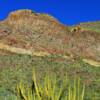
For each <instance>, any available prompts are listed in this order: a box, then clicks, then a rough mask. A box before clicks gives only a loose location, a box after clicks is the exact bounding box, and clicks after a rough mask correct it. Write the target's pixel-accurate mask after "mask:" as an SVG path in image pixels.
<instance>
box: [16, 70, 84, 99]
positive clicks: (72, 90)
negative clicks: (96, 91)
mask: <svg viewBox="0 0 100 100" xmlns="http://www.w3.org/2000/svg"><path fill="white" fill-rule="evenodd" d="M32 80H33V82H32V85H31V86H25V85H24V84H23V83H22V82H20V83H19V84H18V85H17V95H18V97H19V98H20V99H23V100H62V99H63V100H84V96H85V95H84V93H85V85H83V84H81V81H80V78H78V79H77V78H76V79H75V80H74V82H73V84H71V82H70V80H69V79H68V77H65V78H64V79H63V81H60V82H58V81H57V79H56V77H50V76H49V75H46V76H45V77H44V79H43V82H42V83H41V82H37V79H36V76H35V72H33V77H32Z"/></svg>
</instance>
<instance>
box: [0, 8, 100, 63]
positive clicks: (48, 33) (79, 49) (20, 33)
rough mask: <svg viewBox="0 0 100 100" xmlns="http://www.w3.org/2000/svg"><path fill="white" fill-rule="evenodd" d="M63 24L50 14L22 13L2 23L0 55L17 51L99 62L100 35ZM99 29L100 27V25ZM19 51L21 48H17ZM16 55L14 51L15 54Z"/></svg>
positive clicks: (19, 12)
mask: <svg viewBox="0 0 100 100" xmlns="http://www.w3.org/2000/svg"><path fill="white" fill-rule="evenodd" d="M83 26H84V25H82V24H81V25H78V26H75V27H73V28H70V26H65V25H63V24H61V23H60V22H59V21H58V20H56V19H55V18H53V17H52V16H49V15H47V14H40V13H34V12H32V11H31V10H19V11H15V12H12V13H10V14H9V16H8V17H7V19H5V20H3V21H1V22H0V44H1V45H4V46H3V48H2V46H1V45H0V46H1V47H0V54H7V53H8V52H13V51H14V50H10V49H7V48H6V47H5V45H6V46H9V47H12V48H14V49H17V48H20V49H21V50H22V49H24V50H31V51H32V52H36V51H38V52H39V51H41V52H46V53H48V54H60V55H66V56H70V57H72V58H76V57H82V58H84V59H90V60H93V61H97V62H100V32H97V31H94V30H88V29H86V28H84V27H83ZM99 27H100V26H99ZM17 50H19V49H17ZM14 53H15V51H14Z"/></svg>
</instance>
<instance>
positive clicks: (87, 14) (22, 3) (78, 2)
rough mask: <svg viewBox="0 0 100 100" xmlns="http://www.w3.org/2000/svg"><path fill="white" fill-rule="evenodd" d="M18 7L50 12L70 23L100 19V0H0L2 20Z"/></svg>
mask: <svg viewBox="0 0 100 100" xmlns="http://www.w3.org/2000/svg"><path fill="white" fill-rule="evenodd" d="M17 9H31V10H34V11H36V12H42V13H48V14H50V15H52V16H54V17H56V18H57V19H58V20H59V21H60V22H62V23H64V24H68V25H73V24H77V23H80V22H87V21H97V20H100V0H0V20H3V19H4V18H6V17H7V15H8V14H9V12H11V11H15V10H17Z"/></svg>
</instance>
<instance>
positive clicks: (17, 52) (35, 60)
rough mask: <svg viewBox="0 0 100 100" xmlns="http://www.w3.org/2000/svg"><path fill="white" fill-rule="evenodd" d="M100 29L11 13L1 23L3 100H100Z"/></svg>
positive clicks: (0, 90)
mask: <svg viewBox="0 0 100 100" xmlns="http://www.w3.org/2000/svg"><path fill="white" fill-rule="evenodd" d="M99 24H100V22H95V23H93V25H92V24H91V23H86V24H84V25H83V24H81V25H77V26H72V27H70V26H64V25H63V24H61V23H59V22H58V21H57V20H55V18H53V17H51V16H49V15H47V14H39V13H32V11H30V10H21V11H20V10H19V11H15V12H14V13H11V15H9V16H8V18H7V19H6V20H4V21H2V22H0V100H20V99H21V97H22V98H23V99H25V100H31V99H32V98H34V99H36V100H38V99H41V100H51V98H52V100H59V98H62V99H60V100H66V99H65V98H68V99H67V100H100V89H99V88H100V34H99V33H100V31H99V30H100V29H99V27H100V25H99ZM71 30H72V32H71ZM97 30H98V31H97ZM89 63H90V64H89ZM95 65H96V66H97V67H95ZM33 69H35V70H36V75H35V76H34V77H33V80H32V79H31V76H32V70H33ZM47 73H48V75H51V76H46V77H45V75H46V74H47ZM66 73H67V76H68V78H67V82H66V80H65V76H66ZM44 77H45V79H44ZM77 77H80V79H78V80H77ZM68 79H69V80H68ZM80 80H81V81H80ZM20 82H21V83H20ZM33 83H34V84H33ZM75 84H76V85H75ZM17 85H18V87H17V89H18V91H19V92H18V93H17V90H16V86H17ZM32 85H34V87H31V86H32ZM84 85H85V87H84ZM54 88H55V89H54ZM63 89H64V90H63ZM32 90H33V91H34V93H32ZM84 91H85V92H84ZM24 92H25V93H24ZM84 93H85V94H84ZM18 97H19V98H18Z"/></svg>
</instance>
